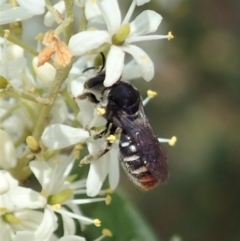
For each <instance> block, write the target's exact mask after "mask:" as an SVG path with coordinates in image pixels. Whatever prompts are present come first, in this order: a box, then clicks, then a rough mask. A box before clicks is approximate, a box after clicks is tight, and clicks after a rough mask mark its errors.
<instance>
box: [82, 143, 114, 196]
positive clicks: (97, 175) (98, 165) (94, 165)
mask: <svg viewBox="0 0 240 241" xmlns="http://www.w3.org/2000/svg"><path fill="white" fill-rule="evenodd" d="M103 145H104V141H102V140H99V141H94V142H88V150H89V153H90V154H93V155H94V154H96V153H97V152H98V151H99V150H101V149H102V148H103ZM109 161H110V160H109V153H107V154H105V155H104V156H102V157H101V158H99V159H98V160H96V161H92V162H91V164H90V169H89V172H88V177H87V182H86V188H87V195H88V196H90V197H94V196H96V195H97V194H98V193H99V191H100V189H101V187H102V184H103V182H104V180H105V178H106V176H107V173H108V166H109Z"/></svg>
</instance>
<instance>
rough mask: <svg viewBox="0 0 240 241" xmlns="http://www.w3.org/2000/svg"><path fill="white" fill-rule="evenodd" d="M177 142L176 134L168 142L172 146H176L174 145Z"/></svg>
mask: <svg viewBox="0 0 240 241" xmlns="http://www.w3.org/2000/svg"><path fill="white" fill-rule="evenodd" d="M176 142H177V137H176V136H173V137H172V138H171V140H170V141H169V142H168V144H169V145H170V146H174V145H175V144H176Z"/></svg>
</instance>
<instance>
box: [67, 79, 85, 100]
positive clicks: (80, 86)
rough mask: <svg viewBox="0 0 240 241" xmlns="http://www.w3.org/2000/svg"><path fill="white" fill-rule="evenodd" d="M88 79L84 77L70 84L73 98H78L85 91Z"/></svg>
mask: <svg viewBox="0 0 240 241" xmlns="http://www.w3.org/2000/svg"><path fill="white" fill-rule="evenodd" d="M85 81H86V78H85V77H84V76H80V77H78V78H77V79H74V80H72V81H71V83H70V88H71V93H72V95H73V97H78V96H79V95H81V94H82V92H83V90H84V83H85Z"/></svg>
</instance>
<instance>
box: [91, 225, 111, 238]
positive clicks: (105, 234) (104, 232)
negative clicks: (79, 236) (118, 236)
mask: <svg viewBox="0 0 240 241" xmlns="http://www.w3.org/2000/svg"><path fill="white" fill-rule="evenodd" d="M105 237H112V232H111V231H110V230H109V229H106V228H104V229H103V230H102V235H101V236H100V237H98V238H97V239H94V240H93V241H101V240H103V239H104V238H105Z"/></svg>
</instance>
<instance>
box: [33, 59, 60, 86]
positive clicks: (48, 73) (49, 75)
mask: <svg viewBox="0 0 240 241" xmlns="http://www.w3.org/2000/svg"><path fill="white" fill-rule="evenodd" d="M32 66H33V69H34V71H35V73H36V76H37V78H38V79H39V80H40V81H41V83H42V85H40V86H41V87H44V86H46V87H48V88H50V87H51V86H52V83H53V81H54V79H55V76H56V69H55V68H54V67H53V66H52V65H51V64H49V63H47V62H46V63H44V64H43V65H42V66H38V58H37V57H34V58H33V60H32Z"/></svg>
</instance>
